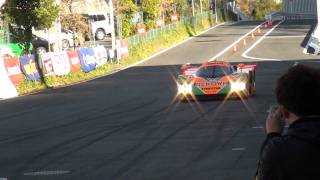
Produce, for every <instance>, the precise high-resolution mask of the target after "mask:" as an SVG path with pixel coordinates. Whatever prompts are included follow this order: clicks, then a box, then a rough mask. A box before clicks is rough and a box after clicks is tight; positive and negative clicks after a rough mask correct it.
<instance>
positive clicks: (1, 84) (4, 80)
mask: <svg viewBox="0 0 320 180" xmlns="http://www.w3.org/2000/svg"><path fill="white" fill-rule="evenodd" d="M16 96H18V92H17V90H16V88H15V87H14V85H13V84H12V82H11V80H10V78H9V76H8V74H7V70H6V67H5V65H4V62H3V58H0V99H6V98H12V97H16Z"/></svg>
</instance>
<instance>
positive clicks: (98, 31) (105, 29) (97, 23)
mask: <svg viewBox="0 0 320 180" xmlns="http://www.w3.org/2000/svg"><path fill="white" fill-rule="evenodd" d="M83 15H84V16H85V17H87V18H88V20H89V23H90V27H91V31H92V34H93V35H94V36H95V38H96V40H104V39H105V38H106V36H107V35H109V36H110V34H111V20H110V14H109V13H104V12H102V13H88V14H83Z"/></svg>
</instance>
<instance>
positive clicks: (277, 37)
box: [265, 35, 306, 39]
mask: <svg viewBox="0 0 320 180" xmlns="http://www.w3.org/2000/svg"><path fill="white" fill-rule="evenodd" d="M304 37H306V35H301V36H269V37H265V38H266V39H290V38H304Z"/></svg>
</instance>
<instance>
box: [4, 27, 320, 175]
mask: <svg viewBox="0 0 320 180" xmlns="http://www.w3.org/2000/svg"><path fill="white" fill-rule="evenodd" d="M300 23H301V22H290V23H289V24H292V25H294V24H300ZM257 24H258V23H257V22H256V23H240V24H233V25H232V24H227V25H223V26H220V27H218V28H216V29H213V30H210V31H208V32H207V33H205V34H203V35H201V36H199V37H195V38H193V39H191V40H189V41H187V42H186V43H184V44H182V45H180V46H178V47H176V48H174V49H171V50H169V51H167V52H165V53H164V54H161V55H159V56H156V57H154V58H152V59H150V60H149V61H147V62H145V63H143V64H140V65H139V66H135V67H132V68H129V69H127V70H124V71H121V72H119V73H116V74H113V75H109V76H106V77H102V78H99V79H96V80H93V81H90V82H86V83H82V84H78V85H74V86H70V87H65V88H60V89H53V90H47V91H45V92H42V93H37V94H33V95H29V96H24V97H19V98H15V99H10V100H5V101H0V112H1V113H0V145H1V148H0V178H2V177H3V178H9V180H11V179H23V180H25V179H32V180H38V179H39V180H42V179H44V180H47V179H59V180H60V179H68V180H69V179H112V180H115V179H123V180H131V179H133V180H141V179H146V180H153V179H154V180H158V179H159V180H160V179H161V180H162V179H173V180H176V179H192V180H200V179H201V180H202V179H210V180H246V179H253V175H254V172H255V167H256V163H257V160H258V153H259V148H260V145H261V143H262V141H263V139H264V129H263V126H264V120H265V117H266V115H267V114H266V111H267V109H268V107H269V106H270V105H272V104H274V103H275V99H274V96H273V93H272V90H273V87H274V82H275V80H276V78H277V77H278V76H279V75H281V74H282V73H283V72H284V71H285V70H286V69H287V68H288V67H290V66H292V65H293V64H294V63H296V62H301V63H306V64H310V65H313V66H319V64H320V63H319V62H318V61H317V60H308V59H305V58H301V59H299V58H295V59H293V60H292V59H289V58H287V59H286V60H279V61H264V60H259V61H258V62H252V63H257V65H258V71H257V78H256V83H257V95H256V96H255V97H253V98H251V99H249V100H247V101H244V102H243V101H241V100H228V101H222V100H207V101H199V102H191V103H180V102H179V101H177V100H176V99H175V95H176V91H177V90H176V86H175V81H174V78H175V76H176V74H177V73H179V67H180V65H181V64H184V63H186V62H190V63H201V62H204V61H206V60H208V59H210V58H211V57H213V56H215V55H216V54H217V53H219V52H220V51H222V50H223V49H225V47H227V46H228V45H230V44H232V43H233V42H234V41H236V40H237V39H238V38H239V37H241V36H243V35H244V34H246V33H247V32H249V31H250V30H251V29H252V28H254V27H255V26H256V25H257ZM311 26H312V23H310V24H307V25H304V26H299V27H298V28H300V29H301V34H303V33H307V32H308V30H309V29H310V27H311ZM267 31H268V30H263V31H262V33H261V34H260V35H259V34H258V35H257V37H256V39H255V40H251V41H250V42H248V45H247V47H250V46H251V45H252V44H253V43H254V42H255V41H257V40H258V39H259V38H261V37H262V35H263V33H265V32H267ZM277 31H278V29H276V30H275V33H276V32H277ZM283 33H284V35H286V34H285V33H290V30H287V31H283ZM270 41H278V39H275V38H265V40H263V41H262V42H261V44H259V45H258V46H257V47H256V48H254V49H253V51H252V52H250V53H255V52H258V54H260V55H263V56H261V57H266V58H269V56H268V55H269V54H267V53H266V49H265V47H264V46H268V47H270V48H272V46H273V45H270ZM300 43H301V42H299V43H298V44H291V45H292V46H293V47H296V46H298V47H300ZM268 44H269V45H268ZM271 44H272V43H271ZM247 47H242V48H240V49H239V52H237V53H230V51H227V53H225V54H224V55H223V56H222V57H221V58H224V60H226V61H232V62H236V61H239V62H249V61H252V59H245V58H244V57H242V56H241V54H242V52H243V51H245V49H246V48H247ZM286 51H291V49H286ZM295 53H296V52H295ZM270 58H271V57H270ZM302 59H305V60H302Z"/></svg>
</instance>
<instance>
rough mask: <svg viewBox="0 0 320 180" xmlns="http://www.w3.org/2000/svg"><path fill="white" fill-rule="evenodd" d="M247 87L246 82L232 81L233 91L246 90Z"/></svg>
mask: <svg viewBox="0 0 320 180" xmlns="http://www.w3.org/2000/svg"><path fill="white" fill-rule="evenodd" d="M245 89H246V83H244V82H232V83H231V91H232V92H239V91H244V90H245Z"/></svg>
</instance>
